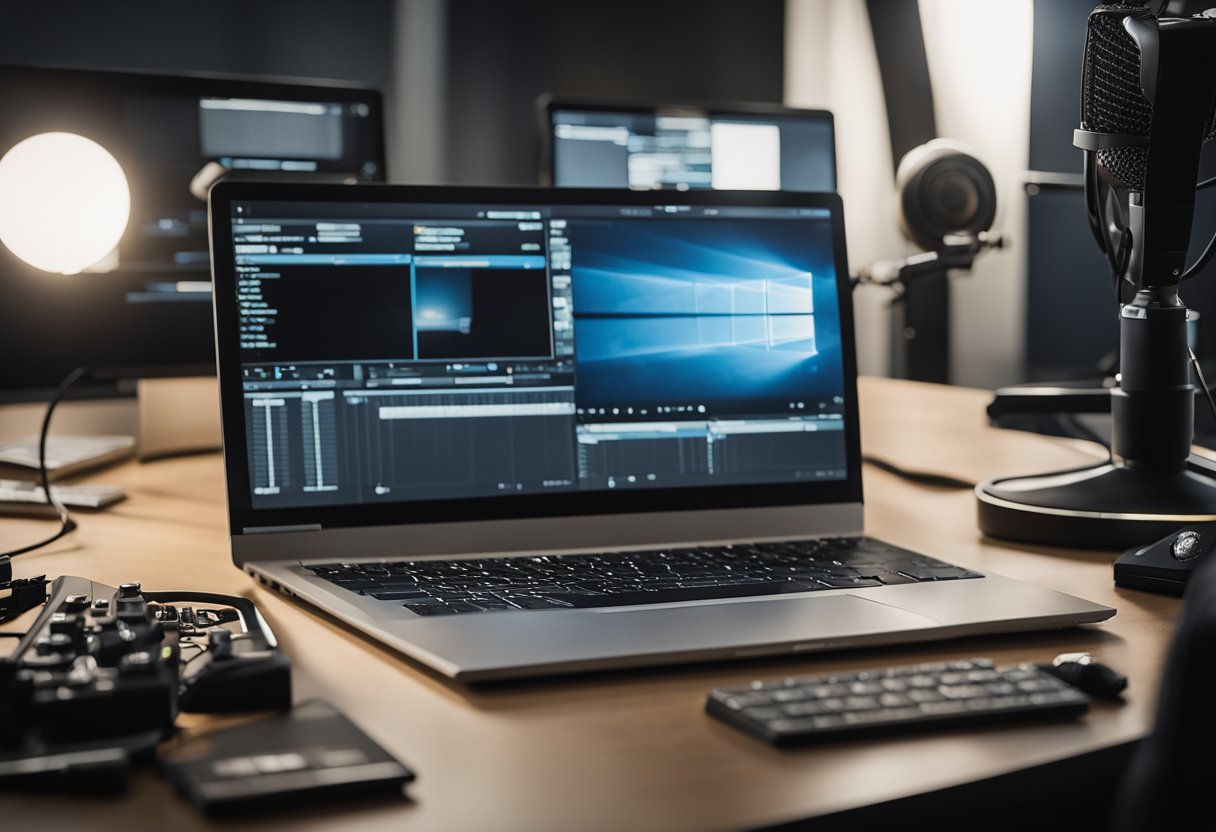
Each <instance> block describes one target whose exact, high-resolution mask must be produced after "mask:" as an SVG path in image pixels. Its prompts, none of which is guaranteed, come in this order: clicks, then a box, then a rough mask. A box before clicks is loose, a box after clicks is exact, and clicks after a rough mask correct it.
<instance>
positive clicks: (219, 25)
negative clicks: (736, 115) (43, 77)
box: [0, 0, 785, 184]
mask: <svg viewBox="0 0 1216 832" xmlns="http://www.w3.org/2000/svg"><path fill="white" fill-rule="evenodd" d="M395 5H396V4H395V3H394V2H393V0H356V1H355V2H347V3H336V2H333V0H257V1H256V2H250V0H195V2H176V3H166V2H164V0H159V1H158V0H123V2H97V0H73V1H72V2H67V1H66V0H39V1H38V2H25V3H5V4H4V14H3V23H2V24H0V63H41V64H62V65H65V66H93V67H106V68H115V69H147V70H168V71H201V72H232V73H252V74H259V75H267V74H269V75H286V76H298V77H310V78H328V79H336V80H347V81H357V82H360V83H364V84H367V85H370V86H372V87H375V88H377V89H380V90H381V91H383V92H385V94H386V96H385V99H386V107H387V109H388V110H389V118H388V120H387V121H386V124H388V125H390V128H389V130H390V134H389V139H390V141H391V140H392V139H393V136H392V132H391V131H392V127H391V125H393V124H394V121H393V118H392V116H393V103H394V101H393V95H392V93H393V90H392V82H393V77H394V76H393V59H394V54H393V50H394V47H393V43H392V36H393V16H394V13H395V8H394V7H395ZM446 8H447V27H446V28H447V32H446V35H445V36H444V38H443V39H444V43H445V47H446V51H447V59H446V61H445V71H444V73H443V77H438V78H436V79H435V83H437V84H442V85H444V87H445V91H444V96H443V101H444V108H443V112H440V113H418V114H417V116H416V117H418V118H438V119H440V120H442V122H443V125H444V129H443V133H444V145H445V151H446V152H445V160H444V164H443V171H442V177H440V178H442V179H445V180H446V181H449V182H453V183H488V184H512V183H515V184H519V183H526V184H533V183H535V182H536V177H537V169H538V165H539V147H540V145H539V136H538V130H539V125H538V123H537V118H536V114H535V101H536V98H537V96H538V95H540V94H541V93H543V92H556V93H560V94H563V95H569V96H596V97H613V98H630V99H655V98H660V99H694V100H700V99H706V100H719V101H721V100H754V101H773V102H778V101H781V98H782V94H783V88H782V87H783V62H784V49H783V27H784V17H785V4H784V0H747V2H743V0H597V2H582V1H580V2H574V0H564V1H563V0H510V2H507V0H448V2H447V3H446ZM405 116H406V117H407V118H408V117H411V114H408V113H407V114H405ZM407 151H408V149H407ZM389 156H390V159H391V158H392V156H393V154H392V153H391V152H390V153H389ZM389 173H390V176H391V175H392V170H391V168H390V171H389Z"/></svg>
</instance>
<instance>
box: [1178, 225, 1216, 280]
mask: <svg viewBox="0 0 1216 832" xmlns="http://www.w3.org/2000/svg"><path fill="white" fill-rule="evenodd" d="M1213 254H1216V234H1213V235H1212V236H1211V238H1210V239H1209V240H1208V244H1207V246H1206V247H1205V248H1204V249H1203V253H1202V254H1200V255H1199V259H1198V260H1196V261H1195V262H1194V263H1192V264H1191V265H1189V266H1187V267H1186V270H1185V271H1184V272H1183V273H1182V277H1180V278H1178V279H1179V280H1186V279H1187V278H1189V277H1194V276H1195V275H1196V274H1198V273H1199V270H1200V269H1202V268H1203V267H1204V266H1206V265H1207V264H1208V263H1209V262H1211V260H1212V255H1213Z"/></svg>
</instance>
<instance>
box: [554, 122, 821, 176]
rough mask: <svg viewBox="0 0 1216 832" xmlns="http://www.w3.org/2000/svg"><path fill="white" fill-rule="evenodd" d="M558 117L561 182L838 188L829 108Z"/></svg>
mask: <svg viewBox="0 0 1216 832" xmlns="http://www.w3.org/2000/svg"><path fill="white" fill-rule="evenodd" d="M550 119H551V129H552V146H553V183H554V184H555V185H557V186H558V187H574V188H633V189H635V190H649V189H676V190H688V189H701V188H712V189H714V190H756V191H834V190H836V158H835V138H834V135H833V127H832V121H831V118H830V117H829V116H826V115H824V116H819V115H816V114H814V113H806V114H798V113H791V114H788V115H756V114H747V113H725V112H721V113H709V112H699V111H695V110H687V111H685V110H671V111H657V112H655V111H651V112H607V111H602V110H596V109H577V108H570V109H560V108H559V109H554V110H553V111H552V112H551V114H550Z"/></svg>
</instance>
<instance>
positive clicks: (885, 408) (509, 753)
mask: <svg viewBox="0 0 1216 832" xmlns="http://www.w3.org/2000/svg"><path fill="white" fill-rule="evenodd" d="M861 394H862V412H863V414H864V418H863V429H862V439H863V447H864V448H865V451H866V453H868V454H871V455H875V456H881V457H883V458H885V459H889V460H891V461H895V462H897V463H899V464H901V465H904V466H907V467H914V468H924V469H930V470H935V471H943V472H948V473H951V474H954V475H956V476H961V477H964V478H969V479H981V478H985V477H988V476H995V475H1005V474H1018V473H1032V472H1037V471H1042V470H1050V469H1053V468H1058V467H1065V466H1070V465H1075V464H1078V463H1080V462H1084V461H1086V460H1089V459H1091V458H1093V457H1094V456H1095V453H1096V450H1095V448H1094V446H1088V445H1086V444H1084V443H1079V442H1064V441H1060V440H1052V439H1047V438H1044V437H1038V436H1032V435H1029V434H1019V433H1012V432H1005V431H998V430H994V429H991V428H988V427H987V426H986V424H985V419H984V411H983V409H984V406H985V404H986V403H987V400H988V394H987V393H984V392H981V391H975V390H963V389H957V388H945V387H936V386H931V385H917V384H911V383H907V382H893V381H888V380H877V379H863V380H862V386H861ZM93 479H94V480H96V481H101V482H117V483H121V484H122V485H124V486H126V488H127V490H128V492H129V495H130V496H129V499H128V500H126V501H125V502H124V503H122V504H120V505H118V506H115V507H114V508H112V509H110V510H109V511H106V512H103V513H100V514H91V515H83V516H81V517H80V529H79V530H78V531H77V532H76V533H75V534H74V535H72V536H71V537H70V538H68V539H66V540H65V541H61V542H60V543H59V544H57V545H56V546H54V547H53V548H50V549H48V550H46V551H43V552H40V553H37V554H32V555H27V556H24V557H22V558H19V559H18V560H17V562H16V565H17V572H18V574H19V575H25V574H30V573H31V571H32V570H37V571H38V572H46V573H47V574H49V575H52V576H54V575H58V574H77V575H83V576H87V577H92V578H94V579H97V580H101V581H104V582H106V583H110V584H117V583H119V582H121V581H126V580H141V581H142V582H143V584H144V586H145V587H148V588H150V589H198V590H210V591H218V592H225V593H233V594H245V595H249V596H250V597H252V598H253V599H254V600H255V601H256V602H257V603H258V605H259V606H260V607H261V609H262V611H263V613H264V614H265V616H266V618H267V620H268V621H269V622H270V625H271V627H272V628H273V629H274V631H275V633H276V635H277V636H278V638H279V640H280V642H281V645H282V647H283V648H284V649H285V650H286V651H287V653H288V654H289V655H290V656H291V659H292V661H293V662H294V666H295V683H296V691H297V694H296V696H297V699H302V698H306V697H312V696H320V697H324V698H327V699H329V700H331V701H333V702H334V703H336V704H338V705H339V706H340V707H341V708H342V709H343V710H345V711H346V712H347V713H348V714H349V715H350V716H351V717H352V718H353V719H354V720H355V721H356V722H359V723H360V724H361V725H363V726H364V727H365V728H366V729H367V730H368V731H369V733H371V734H372V735H373V736H374V737H375V738H376V739H377V740H379V741H380V742H381V743H382V744H383V745H384V746H385V747H387V748H388V749H390V750H391V751H392V752H394V753H395V754H397V755H398V756H399V757H400V758H401V759H403V760H404V761H406V762H407V763H408V764H409V765H411V766H412V767H413V768H415V770H416V771H417V772H418V773H419V780H418V781H417V782H416V783H415V784H414V785H413V786H412V787H411V788H410V796H411V800H409V801H405V802H400V803H397V802H393V803H388V804H384V803H381V804H377V805H374V806H369V807H365V808H359V809H356V810H353V811H345V812H342V813H341V814H338V813H336V812H331V811H329V810H325V811H321V812H310V813H307V814H299V815H292V816H288V817H283V816H274V817H271V818H264V819H260V820H258V821H248V822H240V823H227V824H225V827H224V828H225V829H241V828H245V826H246V823H247V824H248V826H249V827H252V826H253V825H254V824H255V823H256V824H258V825H259V826H260V825H262V824H266V823H270V822H271V821H273V820H274V819H276V818H277V819H279V820H280V821H281V822H282V823H283V826H284V827H285V828H286V827H290V828H292V829H321V828H330V827H333V826H334V825H336V824H337V823H338V821H339V819H340V822H341V828H342V829H343V830H351V831H352V832H353V831H354V830H372V829H398V828H411V829H444V830H448V829H452V830H456V829H492V828H505V829H516V828H518V829H531V830H550V829H552V830H569V829H575V828H577V829H612V830H619V829H628V828H631V827H632V828H637V829H667V830H683V829H688V830H713V829H739V828H747V827H756V826H762V825H767V824H775V823H779V822H782V821H789V820H794V819H799V818H808V817H813V816H816V815H821V814H825V813H829V812H835V811H841V810H845V809H849V808H853V807H858V806H863V805H866V804H871V803H876V802H881V801H887V800H893V799H897V798H901V797H905V796H909V795H914V794H919V793H922V792H927V791H931V790H936V789H941V788H945V787H948V786H954V785H959V784H964V783H968V782H972V781H975V780H979V779H982V778H987V777H994V776H998V775H1001V774H1006V773H1009V772H1012V771H1015V770H1018V769H1024V768H1027V767H1031V766H1035V765H1039V764H1043V763H1047V762H1051V761H1056V760H1061V759H1065V758H1068V757H1071V756H1075V755H1078V754H1082V753H1086V752H1090V751H1095V750H1099V749H1103V748H1107V747H1110V746H1113V745H1116V744H1118V743H1123V742H1126V741H1128V740H1132V739H1135V738H1137V737H1139V736H1141V735H1143V734H1144V732H1145V731H1146V730H1147V727H1148V725H1149V721H1150V718H1151V707H1152V702H1153V699H1154V696H1155V693H1156V688H1157V678H1158V676H1159V672H1160V669H1161V665H1162V661H1163V655H1164V648H1165V644H1166V641H1167V639H1168V637H1169V634H1170V632H1171V630H1172V625H1173V621H1174V618H1175V615H1176V613H1177V610H1178V602H1177V601H1175V600H1173V599H1169V598H1163V597H1158V596H1152V595H1148V594H1144V593H1137V592H1133V591H1130V590H1122V589H1116V588H1115V587H1114V585H1113V583H1112V581H1111V568H1110V563H1111V561H1112V559H1113V555H1112V553H1110V552H1080V551H1075V550H1063V549H1044V548H1040V547H1024V546H1015V545H1009V544H1004V543H999V542H996V541H992V540H986V539H984V538H982V537H981V535H980V533H979V532H978V530H977V528H976V524H975V507H974V497H973V496H972V494H971V493H970V492H969V491H950V490H941V489H936V488H929V487H923V486H916V485H912V484H909V483H907V482H904V481H902V480H900V479H897V478H895V477H893V476H891V475H889V474H886V473H883V472H881V471H877V470H875V469H872V468H867V470H866V472H865V492H866V505H867V508H866V526H867V532H868V533H870V534H872V535H875V536H877V537H881V538H885V539H887V540H889V541H891V542H892V543H897V544H900V545H904V546H908V547H911V548H915V549H920V550H923V551H925V552H927V553H930V554H934V555H937V556H940V557H942V558H944V559H946V560H949V561H953V562H955V563H958V564H961V565H964V566H969V567H973V568H976V569H979V570H980V571H984V572H989V571H991V572H998V573H1001V574H1004V575H1007V576H1009V577H1013V578H1019V579H1022V580H1026V581H1030V582H1033V583H1037V584H1041V585H1043V586H1048V587H1052V588H1054V589H1058V590H1062V591H1065V592H1069V593H1073V594H1075V595H1079V596H1081V597H1084V598H1088V599H1090V600H1093V601H1096V602H1098V603H1102V604H1107V605H1110V606H1114V607H1116V608H1117V609H1118V611H1119V612H1118V615H1117V616H1116V617H1115V618H1113V619H1111V620H1110V621H1107V622H1104V623H1103V624H1101V625H1096V626H1092V627H1086V628H1076V629H1068V630H1057V631H1053V632H1049V633H1039V634H1022V635H1009V636H1001V637H989V638H973V639H968V640H964V641H959V642H947V643H936V644H931V645H920V646H905V647H892V648H878V649H869V650H860V651H851V652H847V653H835V654H820V655H817V656H803V657H799V658H793V659H781V660H758V661H747V662H736V663H729V664H713V665H700V666H694V667H676V668H672V669H668V670H662V669H660V670H653V669H652V670H646V671H636V672H616V673H607V674H596V675H592V676H581V677H567V678H561V679H548V680H539V681H531V682H515V683H507V684H501V685H497V686H493V687H488V688H467V687H463V686H460V685H456V684H453V683H450V682H448V681H447V680H445V679H443V678H441V677H439V676H437V675H435V674H433V673H431V672H430V671H427V670H425V669H424V668H421V667H419V666H417V665H413V664H411V663H409V662H408V661H407V660H405V659H403V658H401V657H400V656H398V655H397V654H395V653H393V652H392V651H390V650H388V649H385V648H382V647H380V646H378V645H377V644H376V643H374V642H372V641H370V640H368V639H366V638H364V637H362V636H360V635H358V634H355V633H354V632H353V631H351V630H349V629H347V628H345V627H344V626H343V625H341V624H339V623H337V622H336V621H333V620H330V619H328V618H324V617H321V616H318V615H315V614H313V613H311V612H307V611H305V610H303V609H302V608H300V607H298V606H295V605H293V604H292V603H290V602H288V601H287V600H285V599H284V598H282V597H280V596H278V595H276V594H272V593H270V592H267V591H264V590H262V589H260V588H258V587H256V586H255V585H254V584H253V582H252V581H251V580H250V579H249V578H248V577H247V576H245V575H244V574H243V573H241V572H239V571H238V570H237V569H235V568H233V567H232V566H231V564H230V561H229V555H228V545H227V540H226V530H225V518H224V510H223V499H224V498H223V493H224V491H223V479H222V471H221V464H220V458H219V456H218V455H215V454H212V455H206V456H196V457H185V458H180V459H176V460H171V461H161V462H154V463H149V464H144V465H140V464H138V463H135V462H130V463H127V464H126V465H125V466H123V467H120V468H114V469H109V470H106V471H103V472H101V473H100V474H96V475H94V477H93ZM48 526H49V524H48V523H46V522H35V521H32V520H18V519H0V546H3V547H4V548H9V546H10V545H13V544H16V543H18V542H19V541H24V540H27V539H35V538H36V537H37V536H39V535H43V534H45V533H46V530H47V528H48ZM28 620H29V619H28V618H27V619H22V621H28ZM22 621H19V622H17V623H16V624H13V625H9V627H8V629H19V628H20V626H21V623H22ZM1076 650H1087V651H1089V652H1092V653H1093V654H1094V655H1095V656H1096V657H1097V658H1098V659H1099V660H1101V661H1104V662H1107V663H1109V664H1111V665H1112V666H1114V667H1116V668H1119V669H1120V670H1122V671H1123V672H1125V673H1127V675H1128V676H1129V678H1130V680H1131V685H1130V688H1129V691H1130V693H1129V696H1128V697H1127V701H1126V704H1123V705H1119V706H1116V705H1109V704H1096V705H1095V707H1094V708H1093V709H1092V710H1091V711H1090V713H1089V714H1087V715H1086V716H1085V717H1084V718H1082V719H1080V720H1077V721H1074V722H1064V723H1058V722H1057V723H1051V724H1036V725H1025V726H1015V727H1001V728H987V729H981V730H970V731H954V732H948V733H940V734H929V735H919V736H918V735H910V736H906V737H901V738H898V739H887V740H881V739H875V740H866V741H855V742H849V743H843V744H835V745H830V746H826V747H821V748H813V749H801V750H796V751H777V750H774V749H772V748H769V747H767V746H765V745H763V744H761V743H758V742H755V741H753V740H751V739H749V738H748V737H746V736H744V735H742V734H740V733H738V732H736V731H734V730H733V729H730V728H728V727H726V726H725V725H722V724H721V723H719V722H717V721H715V720H711V719H709V718H707V717H706V716H705V714H704V713H703V711H702V707H703V704H704V698H705V693H706V691H707V690H708V689H709V688H711V687H713V686H715V685H720V684H728V683H736V682H743V681H747V680H749V679H753V678H758V677H768V676H783V675H789V674H803V673H825V672H832V671H835V670H844V669H850V668H852V669H857V668H868V667H881V666H885V665H889V664H902V663H910V662H917V661H930V660H939V659H946V658H966V657H970V656H975V655H983V656H990V657H992V658H993V659H995V660H996V661H997V662H998V663H1011V662H1021V661H1044V660H1048V659H1050V657H1051V656H1053V655H1055V654H1056V653H1060V652H1064V651H1076ZM186 724H187V733H191V732H201V731H205V730H207V728H208V727H209V726H211V725H214V723H212V722H208V720H206V719H203V718H190V719H189V720H187V723H186ZM0 816H3V817H4V826H6V827H7V828H12V829H28V828H48V829H61V828H71V827H78V826H79V825H80V824H82V823H83V822H84V821H85V818H87V819H88V824H89V828H91V829H110V828H115V829H116V828H120V823H122V821H123V820H125V821H126V822H127V823H128V824H129V823H130V821H131V820H133V819H139V818H142V819H144V822H145V823H150V822H152V819H155V822H156V824H157V825H158V826H160V827H161V828H173V829H176V830H189V829H195V828H204V827H206V826H207V825H206V824H205V823H204V822H203V821H201V820H199V819H198V818H197V817H196V816H195V815H194V814H193V812H192V811H191V810H190V809H189V808H188V807H187V806H186V805H185V804H184V803H181V802H179V801H178V800H177V799H176V798H175V797H174V796H172V795H171V793H170V791H169V789H168V788H167V787H166V786H165V785H164V784H163V783H161V782H160V781H159V780H157V779H156V778H155V777H154V776H153V775H152V774H151V773H149V772H147V771H144V772H141V773H139V774H138V775H136V776H135V777H134V778H133V780H132V784H131V789H130V792H129V795H128V797H127V798H126V799H123V800H116V801H115V800H88V799H64V798H62V797H56V796H16V795H11V794H0ZM121 828H131V827H130V826H129V825H128V826H124V827H121Z"/></svg>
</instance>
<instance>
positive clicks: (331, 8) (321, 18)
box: [0, 0, 393, 90]
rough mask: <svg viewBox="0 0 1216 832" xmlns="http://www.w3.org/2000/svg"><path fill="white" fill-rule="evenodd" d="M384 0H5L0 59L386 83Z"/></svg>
mask: <svg viewBox="0 0 1216 832" xmlns="http://www.w3.org/2000/svg"><path fill="white" fill-rule="evenodd" d="M392 6H393V4H392V0H358V2H350V3H334V2H331V0H257V2H249V0H206V1H205V2H185V3H183V2H176V3H167V2H164V0H159V2H158V0H122V2H96V0H75V1H74V2H65V0H37V2H25V3H5V4H4V14H3V19H4V22H3V24H2V25H0V63H40V64H60V65H63V66H86V67H89V66H91V67H106V68H111V69H146V70H170V71H196V72H234V73H252V74H258V75H288V76H298V77H307V78H325V79H335V80H344V81H358V82H361V83H364V84H368V85H370V86H373V87H375V88H377V89H381V90H385V89H387V88H388V86H389V84H390V82H391V80H392V42H391V37H392V26H391V25H390V24H391V20H392Z"/></svg>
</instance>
